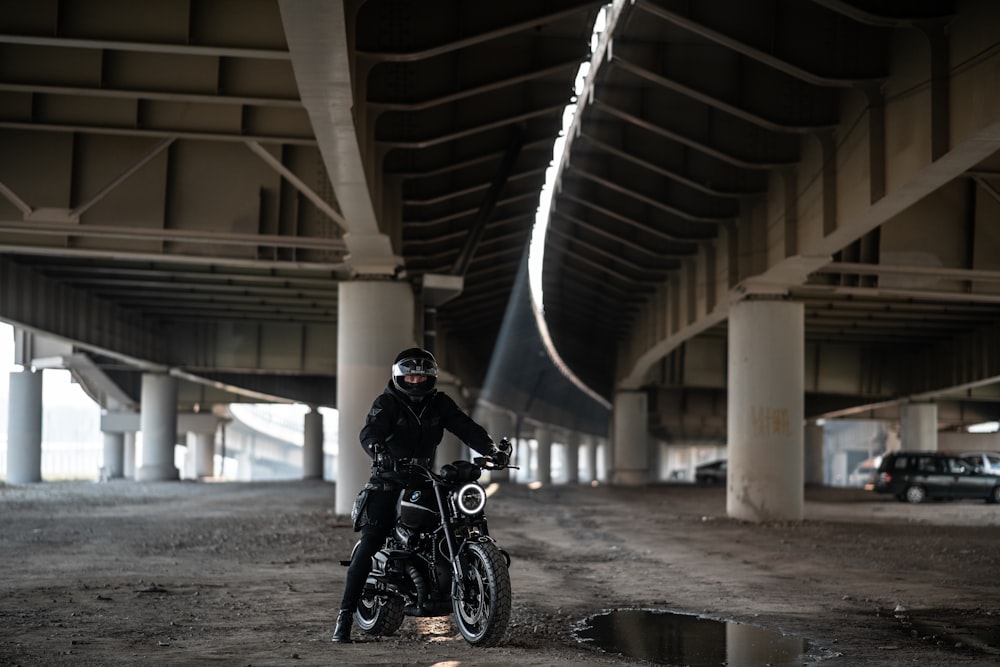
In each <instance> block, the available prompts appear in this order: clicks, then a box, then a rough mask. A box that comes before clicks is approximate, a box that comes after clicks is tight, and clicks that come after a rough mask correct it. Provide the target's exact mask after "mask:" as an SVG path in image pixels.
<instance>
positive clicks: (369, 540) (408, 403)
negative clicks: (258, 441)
mask: <svg viewBox="0 0 1000 667" xmlns="http://www.w3.org/2000/svg"><path fill="white" fill-rule="evenodd" d="M437 374H438V369H437V362H436V361H435V359H434V355H432V354H431V353H430V352H428V351H427V350H424V349H421V348H417V347H414V348H409V349H406V350H403V351H402V352H400V353H399V355H397V357H396V360H395V362H393V365H392V378H391V379H390V381H389V383H388V384H387V385H386V388H385V390H384V391H383V392H382V393H381V394H380V395H379V396H377V397H376V398H375V400H374V401H373V402H372V407H371V409H370V410H369V411H368V415H367V417H366V418H365V425H364V426H363V427H362V429H361V434H360V440H361V446H362V447H363V448H364V450H365V452H366V453H367V454H368V456H370V457H371V458H372V476H371V478H370V479H369V480H368V483H367V484H366V485H365V487H364V489H362V491H361V492H360V493H359V494H358V498H357V499H356V500H355V504H354V511H353V512H352V515H353V516H354V517H355V521H354V529H355V530H360V531H361V541H360V543H359V545H358V547H357V548H356V549H355V551H354V555H353V556H352V559H351V565H350V567H349V568H348V570H347V582H346V583H345V585H344V594H343V598H342V599H341V602H340V611H339V613H338V614H337V625H336V627H335V628H334V631H333V641H335V642H341V643H349V642H350V641H351V627H352V625H353V619H354V612H355V610H356V609H357V606H358V601H359V600H360V598H361V594H362V591H363V590H364V586H365V581H366V579H367V578H368V573H369V572H370V571H371V567H372V556H373V555H374V554H375V552H377V551H378V550H379V549H380V548H381V546H382V544H383V543H384V542H385V538H386V536H387V535H388V534H389V531H390V530H391V529H392V527H393V524H394V523H395V521H396V506H397V503H398V500H399V494H400V491H402V489H403V488H405V487H406V486H407V485H408V484H409V483H411V482H413V481H414V480H412V479H411V476H410V474H409V467H410V465H411V464H412V463H419V464H420V465H423V466H424V467H430V466H431V465H432V464H433V462H434V455H435V452H436V451H437V446H438V444H439V443H440V442H441V438H442V437H443V436H444V430H445V429H447V430H448V431H450V432H451V433H454V434H455V435H456V436H457V437H458V438H459V439H460V440H462V442H464V443H466V444H467V445H469V446H470V447H472V448H473V449H475V450H476V451H477V452H479V453H480V454H483V455H487V456H490V457H491V458H493V460H495V461H497V462H498V463H499V464H501V465H505V464H506V463H507V455H506V454H505V453H504V452H502V451H500V450H499V449H497V447H496V445H495V444H494V442H493V440H492V439H491V438H490V436H489V434H488V433H487V432H486V430H485V429H484V428H483V427H482V426H480V425H479V424H477V423H476V422H475V421H474V420H473V419H472V418H471V417H469V416H468V415H467V414H466V413H465V412H463V411H462V410H461V408H459V407H458V405H456V404H455V401H454V400H452V398H451V397H450V396H448V395H447V394H445V393H444V392H439V391H437V390H436V389H435V384H436V382H437Z"/></svg>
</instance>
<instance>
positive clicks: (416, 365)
mask: <svg viewBox="0 0 1000 667" xmlns="http://www.w3.org/2000/svg"><path fill="white" fill-rule="evenodd" d="M437 374H438V369H437V361H435V360H434V355H433V354H431V353H430V352H428V351H427V350H424V349H422V348H419V347H411V348H410V349H408V350H403V351H402V352H400V353H399V354H398V355H397V356H396V361H395V363H393V364H392V383H393V384H394V385H396V389H399V390H400V391H401V392H403V393H404V394H406V395H407V396H411V397H413V398H423V397H424V396H427V395H428V394H430V393H431V392H433V391H434V385H435V384H436V383H437ZM408 375H416V376H418V377H422V378H425V379H423V380H420V381H418V382H407V381H406V380H404V379H403V378H404V377H406V376H408Z"/></svg>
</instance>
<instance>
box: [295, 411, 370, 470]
mask: <svg viewBox="0 0 1000 667" xmlns="http://www.w3.org/2000/svg"><path fill="white" fill-rule="evenodd" d="M372 398H374V396H373V397H372ZM302 479H323V415H322V414H321V413H320V411H319V410H317V409H316V406H315V405H312V406H310V409H309V412H307V413H306V416H305V423H304V424H303V440H302Z"/></svg>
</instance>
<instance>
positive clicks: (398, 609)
mask: <svg viewBox="0 0 1000 667" xmlns="http://www.w3.org/2000/svg"><path fill="white" fill-rule="evenodd" d="M403 607H404V604H403V600H402V599H401V598H398V597H396V596H394V595H370V594H367V593H366V594H364V595H362V596H361V599H360V600H359V601H358V608H357V610H356V611H355V612H354V622H355V623H357V625H358V629H359V630H361V631H362V632H364V633H365V634H369V635H378V636H383V635H391V634H394V633H395V632H396V630H399V626H401V625H402V624H403Z"/></svg>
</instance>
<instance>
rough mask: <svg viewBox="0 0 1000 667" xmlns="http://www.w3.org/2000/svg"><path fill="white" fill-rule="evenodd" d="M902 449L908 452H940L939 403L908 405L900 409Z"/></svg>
mask: <svg viewBox="0 0 1000 667" xmlns="http://www.w3.org/2000/svg"><path fill="white" fill-rule="evenodd" d="M899 430H900V440H901V447H902V448H903V449H904V450H907V451H916V452H936V451H937V450H938V429H937V403H907V404H905V405H903V406H902V407H901V408H900V409H899Z"/></svg>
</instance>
